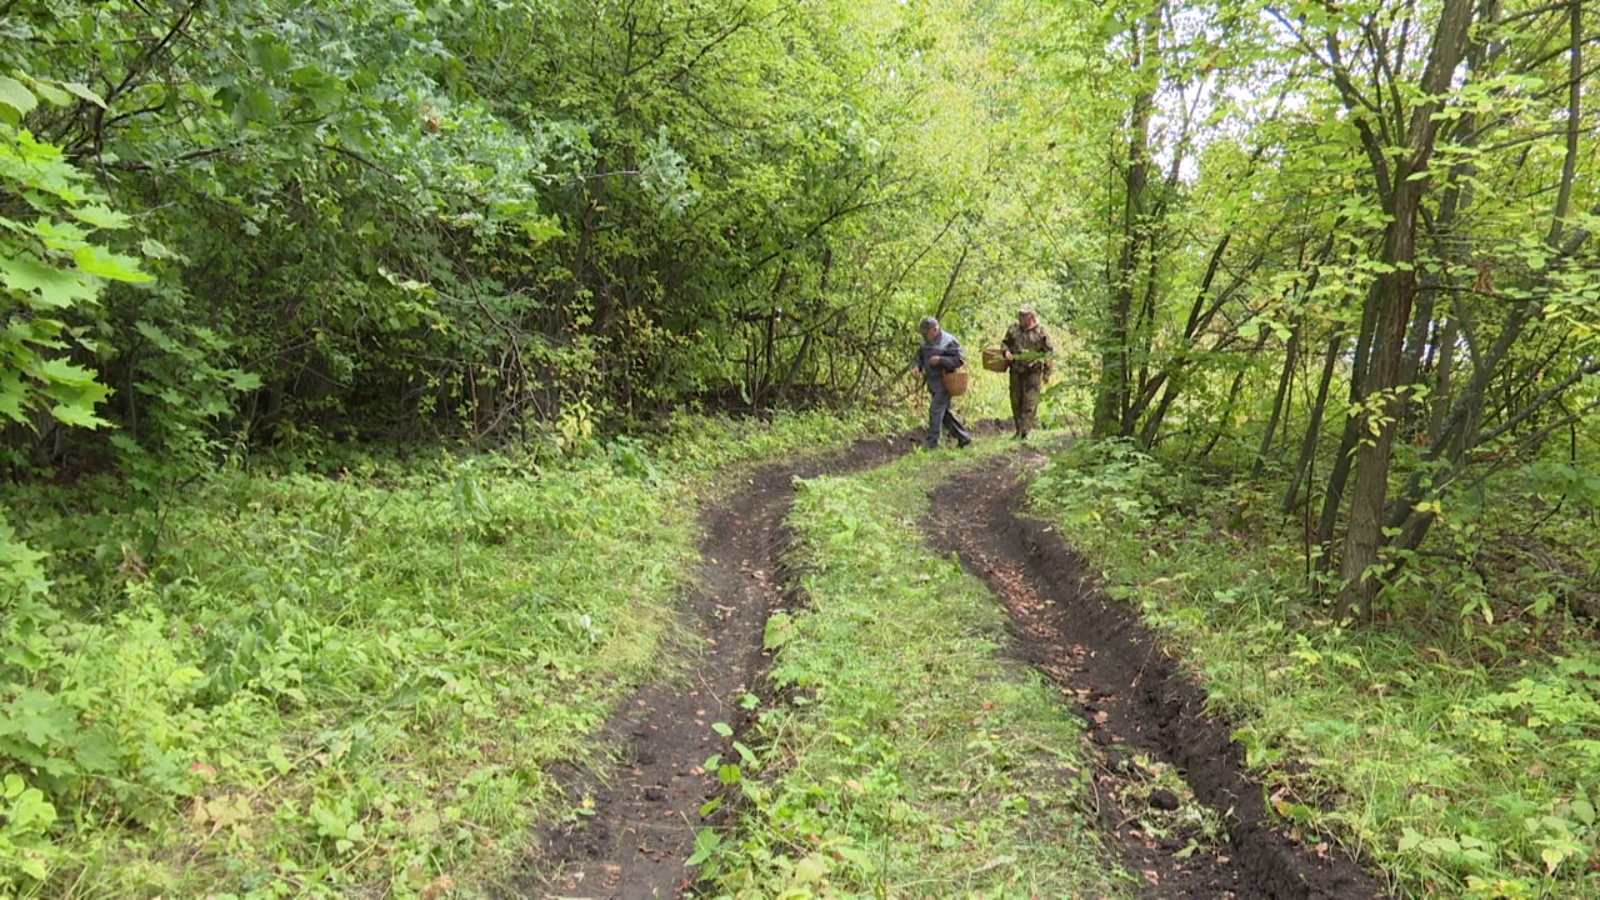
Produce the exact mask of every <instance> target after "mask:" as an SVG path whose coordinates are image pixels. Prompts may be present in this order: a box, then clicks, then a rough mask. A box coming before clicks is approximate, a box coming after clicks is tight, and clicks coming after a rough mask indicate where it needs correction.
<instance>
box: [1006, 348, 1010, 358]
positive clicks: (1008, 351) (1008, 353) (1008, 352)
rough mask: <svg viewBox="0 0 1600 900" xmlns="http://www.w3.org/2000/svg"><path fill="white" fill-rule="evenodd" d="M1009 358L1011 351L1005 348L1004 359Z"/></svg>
mask: <svg viewBox="0 0 1600 900" xmlns="http://www.w3.org/2000/svg"><path fill="white" fill-rule="evenodd" d="M1010 358H1011V351H1010V350H1007V351H1006V359H1010Z"/></svg>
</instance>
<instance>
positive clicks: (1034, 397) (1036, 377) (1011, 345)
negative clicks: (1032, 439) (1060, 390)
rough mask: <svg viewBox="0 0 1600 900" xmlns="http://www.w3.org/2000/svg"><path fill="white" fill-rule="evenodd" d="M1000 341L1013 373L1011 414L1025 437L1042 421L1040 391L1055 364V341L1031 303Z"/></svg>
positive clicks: (1017, 430)
mask: <svg viewBox="0 0 1600 900" xmlns="http://www.w3.org/2000/svg"><path fill="white" fill-rule="evenodd" d="M1001 343H1002V345H1003V346H1004V348H1005V354H1006V360H1007V361H1008V362H1009V365H1008V366H1007V367H1006V368H1007V371H1009V372H1010V373H1011V418H1012V420H1013V421H1014V422H1015V424H1016V436H1017V437H1018V438H1019V439H1020V438H1026V437H1027V436H1028V433H1029V432H1030V431H1032V430H1033V429H1034V427H1035V426H1036V425H1038V424H1039V393H1040V391H1042V390H1044V380H1045V378H1046V377H1048V376H1049V374H1050V370H1051V369H1052V368H1053V367H1054V366H1055V361H1054V360H1053V359H1051V356H1053V355H1054V354H1055V352H1056V348H1055V344H1053V343H1051V342H1050V332H1048V331H1046V330H1045V327H1044V325H1043V324H1042V323H1040V321H1039V316H1038V314H1037V313H1035V312H1034V310H1033V307H1032V306H1024V307H1022V308H1021V309H1019V310H1017V322H1016V324H1015V325H1012V326H1011V327H1010V328H1008V329H1006V337H1005V340H1004V341H1002V342H1001Z"/></svg>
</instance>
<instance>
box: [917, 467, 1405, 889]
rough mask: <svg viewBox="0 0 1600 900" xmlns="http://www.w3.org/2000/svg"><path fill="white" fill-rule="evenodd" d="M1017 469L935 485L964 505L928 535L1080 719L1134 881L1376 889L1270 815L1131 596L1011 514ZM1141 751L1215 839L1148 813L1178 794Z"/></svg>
mask: <svg viewBox="0 0 1600 900" xmlns="http://www.w3.org/2000/svg"><path fill="white" fill-rule="evenodd" d="M1036 461H1042V459H1040V460H1036ZM1018 471H1019V466H1018V465H1017V464H1016V461H1015V460H1006V459H999V460H996V461H995V462H994V464H991V465H988V466H986V467H985V468H983V469H981V470H979V471H977V472H974V473H970V474H964V475H962V476H959V477H957V478H955V479H953V480H951V481H950V482H948V483H946V484H945V485H943V486H941V487H940V488H938V489H937V490H936V491H935V493H934V498H935V501H936V502H937V503H939V504H940V505H941V506H944V507H946V508H958V507H959V508H963V509H965V510H966V514H965V515H963V516H961V517H959V520H958V521H957V523H956V524H955V526H954V527H953V528H951V529H949V530H946V531H943V532H942V533H940V534H938V535H931V536H930V537H931V539H932V540H933V542H934V543H935V545H937V546H939V547H940V548H941V549H943V550H946V551H955V552H956V553H958V554H959V555H960V557H961V560H962V563H963V565H965V566H966V567H967V569H968V570H969V571H971V572H973V573H975V574H977V575H979V576H981V577H983V578H984V579H985V580H987V581H988V582H989V584H990V585H991V586H992V587H993V588H994V590H995V593H996V595H997V597H998V598H999V599H1000V601H1001V602H1002V603H1003V604H1004V605H1005V607H1006V609H1007V611H1008V612H1009V613H1010V614H1011V632H1012V636H1013V638H1014V640H1015V646H1016V652H1018V653H1019V654H1020V655H1021V656H1022V657H1023V658H1025V659H1026V660H1027V661H1029V662H1030V663H1032V664H1033V665H1034V666H1036V667H1037V668H1038V669H1039V670H1040V671H1041V672H1043V673H1044V674H1045V675H1046V676H1047V677H1048V678H1050V679H1051V680H1052V681H1053V682H1055V683H1056V684H1057V685H1058V686H1059V687H1060V690H1061V694H1062V698H1063V701H1064V702H1066V703H1067V704H1068V706H1069V708H1070V709H1072V710H1073V712H1075V713H1077V714H1078V715H1079V716H1081V717H1082V718H1083V720H1084V722H1085V723H1086V724H1087V725H1088V729H1089V731H1088V734H1089V737H1090V742H1091V744H1092V745H1093V747H1094V748H1095V756H1096V764H1097V766H1098V769H1099V771H1098V773H1097V777H1096V778H1095V779H1094V785H1095V789H1096V794H1097V797H1096V801H1097V806H1098V808H1099V810H1100V817H1101V820H1102V823H1103V825H1104V827H1105V831H1106V838H1107V840H1108V843H1109V844H1110V845H1111V846H1112V848H1113V849H1114V850H1115V851H1116V852H1117V853H1118V854H1119V855H1120V856H1121V857H1122V859H1123V862H1124V864H1125V865H1127V866H1128V868H1129V869H1130V870H1132V871H1133V872H1135V873H1136V874H1139V875H1141V876H1142V877H1143V880H1144V882H1145V890H1144V892H1143V895H1144V896H1146V897H1153V898H1178V897H1183V898H1190V897H1193V898H1235V900H1251V898H1295V900H1300V898H1318V900H1323V898H1326V900H1333V898H1338V900H1345V898H1349V900H1357V898H1373V897H1381V896H1383V888H1382V886H1381V884H1380V883H1379V881H1378V880H1377V879H1375V878H1373V877H1372V876H1371V875H1369V874H1368V873H1366V872H1364V871H1363V870H1362V869H1361V868H1360V867H1359V866H1358V865H1356V864H1355V862H1353V861H1352V860H1351V859H1350V858H1349V857H1348V856H1347V855H1345V854H1344V853H1342V852H1340V851H1339V850H1338V849H1337V848H1335V847H1333V846H1332V845H1330V844H1329V843H1327V842H1325V841H1320V840H1314V839H1308V836H1306V835H1302V834H1298V833H1296V832H1293V831H1290V830H1285V829H1282V828H1279V827H1278V826H1277V824H1276V823H1275V822H1274V820H1273V819H1272V818H1270V817H1269V814H1268V811H1267V808H1266V800H1265V799H1264V792H1263V791H1262V787H1261V785H1260V784H1259V783H1256V782H1254V781H1252V780H1251V779H1250V778H1249V777H1248V776H1247V775H1246V773H1245V771H1244V765H1243V764H1244V754H1243V749H1242V747H1241V746H1240V745H1239V744H1238V743H1237V742H1235V741H1234V740H1233V739H1232V737H1231V735H1232V732H1233V729H1232V727H1231V726H1230V725H1229V724H1228V723H1227V722H1224V721H1220V720H1218V719H1213V718H1211V717H1209V716H1208V715H1207V714H1206V712H1205V700H1206V695H1205V692H1204V691H1203V690H1201V689H1200V688H1199V687H1198V686H1196V685H1195V683H1194V682H1193V680H1192V679H1190V678H1189V677H1188V676H1187V675H1186V674H1185V673H1184V672H1183V671H1182V670H1181V669H1180V668H1179V667H1178V665H1177V664H1176V663H1175V661H1174V660H1172V659H1171V658H1169V657H1168V656H1166V655H1165V654H1164V653H1163V652H1162V650H1161V647H1160V645H1159V644H1158V643H1157V641H1156V640H1155V636H1154V635H1153V634H1152V633H1151V632H1150V631H1149V630H1148V629H1147V628H1146V627H1145V626H1144V624H1143V623H1142V622H1141V621H1140V620H1139V618H1138V617H1137V616H1136V615H1135V614H1134V612H1133V610H1132V609H1131V608H1130V607H1129V606H1127V605H1126V604H1120V603H1117V602H1115V601H1113V600H1111V599H1110V598H1108V597H1107V596H1106V594H1105V592H1104V591H1103V590H1102V589H1101V588H1100V586H1099V584H1098V582H1097V580H1096V578H1095V576H1094V574H1093V571H1092V570H1091V569H1090V568H1089V567H1088V566H1087V565H1086V564H1085V563H1084V561H1083V560H1082V559H1081V558H1080V557H1079V556H1078V555H1077V554H1075V553H1073V552H1072V551H1071V550H1070V549H1068V548H1067V546H1066V545H1065V544H1064V543H1063V542H1062V540H1061V538H1060V535H1058V534H1057V533H1056V532H1055V530H1054V529H1053V528H1052V527H1051V526H1050V525H1048V524H1045V523H1043V522H1040V521H1038V520H1035V519H1030V518H1028V517H1026V516H1019V515H1018V514H1017V509H1018V506H1019V505H1020V504H1021V501H1022V493H1023V492H1022V486H1021V484H1020V482H1019V481H1018ZM1141 757H1142V758H1143V759H1148V760H1154V761H1156V762H1158V763H1161V764H1165V765H1167V766H1170V767H1172V768H1173V769H1175V770H1177V772H1179V773H1180V774H1181V775H1182V776H1183V780H1184V782H1185V783H1186V785H1187V792H1188V793H1190V794H1192V800H1193V801H1197V802H1198V803H1200V804H1203V805H1204V806H1205V807H1207V808H1209V810H1211V812H1212V813H1213V814H1214V815H1215V816H1216V817H1218V818H1219V819H1220V821H1221V823H1222V825H1223V826H1224V828H1225V838H1224V840H1223V841H1222V842H1221V843H1220V845H1216V846H1208V843H1209V842H1207V841H1205V840H1203V838H1204V836H1203V835H1194V836H1192V837H1191V836H1178V837H1176V838H1175V837H1174V836H1173V835H1171V834H1160V833H1159V830H1156V831H1155V832H1154V833H1153V832H1152V829H1150V828H1148V827H1147V823H1148V822H1149V821H1150V820H1153V819H1158V818H1160V813H1161V812H1162V811H1164V810H1169V809H1171V808H1172V807H1174V806H1175V805H1176V804H1178V803H1180V802H1183V800H1182V799H1181V798H1179V797H1177V796H1175V795H1174V794H1173V792H1172V791H1168V790H1165V789H1158V790H1156V791H1148V790H1146V789H1145V787H1146V786H1145V785H1144V784H1143V781H1144V776H1145V774H1146V773H1142V772H1140V771H1138V765H1137V761H1138V760H1139V759H1140V758H1141ZM1130 798H1132V799H1133V800H1135V801H1136V802H1130ZM1158 835H1159V836H1158ZM1196 838H1201V840H1196Z"/></svg>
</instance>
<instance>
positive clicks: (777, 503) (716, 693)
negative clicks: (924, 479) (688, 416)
mask: <svg viewBox="0 0 1600 900" xmlns="http://www.w3.org/2000/svg"><path fill="white" fill-rule="evenodd" d="M913 439H914V436H912V435H901V436H898V437H896V438H892V439H878V440H870V441H860V442H858V443H856V444H855V445H854V446H852V447H851V448H850V449H849V450H847V451H846V452H844V453H841V454H835V455H832V456H828V457H825V458H823V459H821V460H819V461H815V462H810V463H804V464H799V465H793V464H790V465H775V466H770V467H767V468H763V469H760V470H758V471H757V472H756V473H754V474H753V475H751V476H749V477H748V480H747V483H746V484H743V485H739V486H738V487H737V489H736V491H735V492H734V493H733V496H732V498H731V499H730V500H728V501H727V502H726V503H724V504H722V505H719V506H717V507H715V508H713V509H710V510H708V511H707V512H706V513H705V514H704V515H703V516H702V523H703V525H704V528H705V539H704V540H703V541H702V543H701V548H700V549H701V553H702V555H703V562H702V564H701V571H700V578H699V582H698V586H697V589H696V590H695V591H694V592H692V593H691V595H690V596H689V597H688V598H687V602H686V603H685V605H684V608H683V611H682V616H683V618H684V621H685V622H687V623H688V624H689V625H690V627H692V628H694V629H695V630H696V631H698V633H699V634H700V636H701V637H702V638H703V639H704V642H705V647H704V650H703V651H702V653H701V654H700V656H699V657H698V658H697V659H695V660H693V661H692V663H691V664H690V666H689V667H688V670H687V671H686V672H684V673H681V674H679V673H674V674H673V675H671V676H667V677H665V678H664V679H663V680H662V681H661V682H660V683H657V684H653V685H650V686H647V687H645V688H644V689H642V690H641V691H640V692H639V693H638V694H637V695H636V696H634V697H633V698H632V699H630V700H629V701H628V702H627V703H625V704H624V705H623V706H621V707H620V708H619V709H618V711H617V712H616V714H615V715H613V717H612V718H611V720H610V721H609V722H608V723H607V724H606V727H605V729H604V735H603V740H604V741H605V743H606V744H607V745H608V746H609V747H610V748H612V749H613V752H614V753H615V755H616V759H617V765H616V766H615V767H614V768H613V769H612V770H611V771H609V772H582V773H574V775H573V776H572V777H571V778H570V779H569V781H570V783H569V784H568V786H567V797H568V801H569V802H570V803H571V805H572V806H573V807H574V808H583V806H584V804H585V803H586V801H585V798H588V800H587V802H588V804H589V805H588V808H586V809H584V814H582V815H580V816H578V818H577V821H576V823H574V824H570V825H562V826H557V827H553V828H550V829H548V830H546V831H545V832H544V833H542V834H539V835H537V836H536V846H535V848H534V857H535V859H536V863H535V866H536V868H537V871H536V872H533V873H530V874H529V875H527V876H526V877H525V878H523V879H522V881H523V884H522V885H521V886H520V887H519V890H520V891H521V893H522V895H523V896H531V897H541V896H542V897H584V898H622V900H634V898H655V897H660V898H666V897H677V896H679V895H680V894H681V893H683V892H684V891H686V890H687V889H688V888H689V885H690V881H689V879H690V877H691V875H692V873H691V871H690V870H688V869H686V868H685V866H684V862H685V860H687V859H688V858H689V857H690V856H691V855H692V854H693V852H694V839H695V829H696V828H699V827H702V826H705V825H716V824H723V820H724V818H725V817H726V816H727V814H728V812H729V811H728V810H721V811H718V812H717V813H713V815H712V816H711V818H709V819H703V818H702V817H701V816H700V809H701V807H702V806H704V805H705V804H706V802H707V801H708V800H709V799H711V798H713V797H716V796H718V794H719V785H718V782H717V779H716V777H715V775H714V774H708V773H707V772H706V771H705V769H704V768H703V764H704V763H705V761H706V758H707V757H709V756H711V755H712V754H714V753H718V752H722V751H724V750H726V749H727V746H726V742H725V740H724V739H723V737H722V736H720V735H719V734H717V732H716V731H714V730H713V728H712V726H713V725H714V724H715V723H718V722H725V723H727V724H728V725H730V726H732V727H733V728H734V730H735V732H738V731H742V730H743V729H744V726H745V725H746V724H747V723H746V722H745V721H744V717H745V716H747V715H748V714H747V713H746V712H745V711H744V709H743V708H742V707H741V706H740V705H739V699H740V697H742V696H743V695H744V694H746V693H747V692H752V691H756V690H758V685H759V684H760V683H761V682H762V680H763V679H764V677H765V675H766V672H767V670H768V667H769V664H770V659H769V655H768V654H767V653H766V652H765V651H764V650H763V649H762V645H763V637H764V633H765V629H766V621H767V616H768V614H769V613H771V612H772V611H773V610H775V609H776V608H777V607H778V606H779V605H780V604H781V602H782V593H783V591H782V587H783V586H782V585H781V584H780V581H781V579H780V578H779V577H778V575H777V574H776V573H777V554H778V552H779V551H780V549H781V547H780V541H781V525H782V522H783V519H784V516H786V515H787V514H788V511H789V507H790V505H791V504H792V503H793V500H794V479H795V478H796V477H803V478H809V477H814V476H816V475H819V474H823V473H829V472H848V471H859V470H862V469H868V468H871V467H873V466H876V465H880V464H882V463H884V462H887V461H888V460H889V459H892V458H893V457H894V456H896V455H898V454H900V453H904V452H906V451H908V450H910V449H911V448H912V447H913V446H914V443H913Z"/></svg>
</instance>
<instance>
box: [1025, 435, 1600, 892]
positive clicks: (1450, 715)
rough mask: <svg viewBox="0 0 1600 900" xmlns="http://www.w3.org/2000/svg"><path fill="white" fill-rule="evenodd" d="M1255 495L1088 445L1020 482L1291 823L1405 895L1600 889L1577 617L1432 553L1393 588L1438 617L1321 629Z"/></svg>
mask: <svg viewBox="0 0 1600 900" xmlns="http://www.w3.org/2000/svg"><path fill="white" fill-rule="evenodd" d="M1259 491H1260V488H1258V487H1250V486H1242V485H1239V486H1233V487H1231V488H1225V489H1221V490H1218V489H1215V488H1207V487H1202V486H1201V485H1198V484H1196V483H1194V482H1193V481H1190V480H1186V479H1185V478H1183V477H1181V476H1180V475H1178V474H1175V473H1174V472H1172V471H1169V470H1167V469H1165V468H1164V467H1163V466H1162V465H1161V464H1159V463H1158V462H1157V461H1155V460H1152V459H1150V458H1149V457H1146V456H1143V455H1141V454H1137V453H1134V452H1132V451H1131V450H1129V449H1127V448H1126V447H1123V446H1120V445H1115V444H1103V445H1099V446H1094V445H1082V446H1080V447H1079V448H1076V449H1075V450H1072V451H1068V452H1067V453H1065V454H1062V455H1060V456H1059V457H1058V458H1057V459H1056V460H1055V461H1054V462H1053V463H1052V464H1051V466H1049V467H1048V468H1047V469H1046V470H1045V471H1044V472H1043V473H1042V474H1041V476H1040V477H1039V478H1038V479H1037V480H1036V481H1035V482H1034V484H1033V485H1032V486H1031V491H1030V494H1031V499H1032V502H1033V504H1034V511H1035V513H1036V514H1038V515H1042V516H1044V517H1046V518H1048V519H1050V520H1052V521H1054V522H1056V523H1058V524H1059V525H1060V526H1061V528H1062V531H1063V533H1064V535H1065V536H1066V537H1067V539H1068V541H1069V542H1070V543H1071V544H1072V545H1073V546H1074V547H1075V548H1077V549H1078V550H1080V551H1081V552H1083V553H1085V554H1086V555H1087V556H1088V557H1089V558H1090V560H1091V561H1092V563H1093V564H1094V565H1095V567H1096V568H1098V569H1100V570H1101V571H1103V572H1105V573H1106V576H1105V578H1106V582H1107V587H1108V590H1109V592H1110V593H1111V594H1112V596H1113V597H1117V598H1120V599H1124V600H1126V601H1128V602H1130V603H1133V604H1137V605H1138V606H1139V607H1140V608H1141V609H1142V610H1143V612H1144V615H1145V617H1146V618H1147V620H1149V621H1150V622H1151V623H1152V624H1154V625H1155V626H1156V627H1157V628H1159V629H1160V630H1161V631H1162V632H1163V633H1164V634H1165V635H1166V636H1167V638H1168V639H1169V641H1170V643H1171V644H1172V645H1174V646H1175V647H1177V648H1179V650H1180V652H1181V654H1182V656H1183V657H1184V658H1186V659H1187V660H1189V661H1190V665H1191V666H1192V667H1193V668H1194V669H1195V671H1196V672H1197V674H1198V675H1199V676H1200V677H1201V678H1202V679H1203V681H1204V683H1205V685H1206V687H1207V689H1208V690H1209V691H1210V694H1211V697H1212V701H1213V703H1214V704H1215V706H1216V708H1217V709H1219V710H1220V711H1222V712H1224V713H1226V714H1227V715H1229V716H1230V718H1231V719H1232V720H1233V721H1234V723H1235V724H1236V725H1237V733H1236V736H1237V738H1238V740H1240V741H1242V742H1243V743H1244V744H1245V746H1246V747H1247V749H1248V751H1249V758H1250V762H1251V764H1252V765H1253V766H1255V767H1257V769H1258V774H1260V775H1261V776H1262V777H1263V779H1264V781H1266V782H1267V783H1268V785H1269V788H1268V789H1269V792H1270V799H1271V801H1272V805H1273V806H1274V807H1275V808H1276V810H1277V811H1278V812H1279V814H1280V815H1282V816H1283V818H1284V820H1285V824H1286V825H1287V826H1289V827H1291V828H1293V827H1307V828H1316V829H1325V830H1328V831H1331V832H1333V833H1335V834H1337V835H1340V836H1342V838H1343V839H1344V840H1346V841H1347V842H1349V843H1350V844H1351V845H1353V846H1354V847H1355V848H1357V849H1358V850H1360V851H1361V852H1362V853H1363V854H1368V855H1370V856H1371V858H1373V859H1374V860H1376V862H1377V863H1378V864H1379V865H1381V866H1382V867H1383V869H1384V870H1385V871H1386V872H1388V873H1389V875H1390V877H1391V879H1392V882H1393V885H1394V888H1395V890H1396V892H1397V895H1398V896H1402V897H1436V896H1437V897H1446V896H1448V897H1461V898H1476V900H1488V898H1507V900H1512V898H1517V900H1520V898H1543V897H1552V898H1553V897H1561V898H1593V897H1600V874H1597V872H1600V852H1597V851H1596V850H1595V838H1596V830H1595V825H1596V817H1595V807H1594V802H1595V800H1596V797H1597V794H1600V652H1597V650H1596V649H1595V646H1594V642H1593V629H1592V626H1589V625H1585V624H1583V623H1580V622H1576V621H1574V620H1572V619H1571V618H1570V617H1568V616H1566V615H1565V614H1564V613H1562V612H1560V611H1559V610H1552V609H1550V608H1548V607H1545V608H1543V609H1541V608H1540V607H1541V606H1543V604H1541V602H1540V597H1539V595H1538V592H1537V591H1533V590H1529V591H1528V593H1526V594H1521V593H1520V591H1521V590H1522V589H1523V587H1526V586H1523V587H1519V586H1517V585H1515V584H1511V585H1501V586H1495V585H1485V584H1483V583H1481V582H1477V583H1475V579H1474V578H1473V577H1471V573H1470V572H1469V573H1467V577H1463V576H1462V574H1461V573H1460V572H1454V573H1452V572H1450V571H1447V570H1443V569H1440V568H1439V567H1438V566H1437V564H1435V563H1432V562H1431V561H1429V560H1420V561H1419V562H1418V565H1417V566H1416V567H1414V569H1413V580H1412V582H1411V583H1410V584H1407V585H1404V586H1402V588H1401V590H1402V591H1410V592H1411V593H1409V594H1407V593H1401V594H1399V595H1397V596H1395V597H1391V598H1390V601H1389V602H1391V603H1394V604H1400V605H1401V606H1402V608H1411V609H1428V610H1429V611H1430V612H1436V611H1443V614H1442V616H1441V615H1438V614H1437V613H1436V614H1435V615H1414V616H1408V617H1401V616H1389V617H1387V618H1385V620H1384V621H1383V622H1381V623H1378V624H1364V625H1355V626H1351V625H1348V624H1340V623H1337V622H1333V621H1331V620H1330V618H1329V616H1328V614H1327V611H1326V608H1325V607H1324V605H1323V604H1322V603H1321V602H1320V601H1318V600H1317V599H1315V598H1312V597H1311V596H1309V594H1308V592H1307V590H1306V589H1305V586H1304V575H1303V573H1304V559H1303V557H1302V555H1301V553H1302V548H1301V546H1300V545H1299V544H1298V543H1297V542H1296V541H1295V540H1294V537H1293V534H1292V533H1291V531H1290V528H1289V527H1288V526H1286V525H1283V524H1281V523H1278V522H1277V521H1275V519H1274V517H1272V516H1266V515H1261V514H1259V513H1257V512H1256V509H1257V508H1258V507H1260V506H1262V505H1266V504H1268V503H1270V501H1268V500H1265V499H1264V498H1263V497H1262V495H1261V494H1260V493H1258V492H1259ZM1497 587H1498V588H1499V591H1500V592H1501V593H1502V594H1503V593H1509V594H1511V595H1517V596H1511V597H1507V596H1501V595H1497V592H1496V590H1495V589H1496V588H1497ZM1546 599H1548V598H1546ZM1457 610H1459V612H1457Z"/></svg>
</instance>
